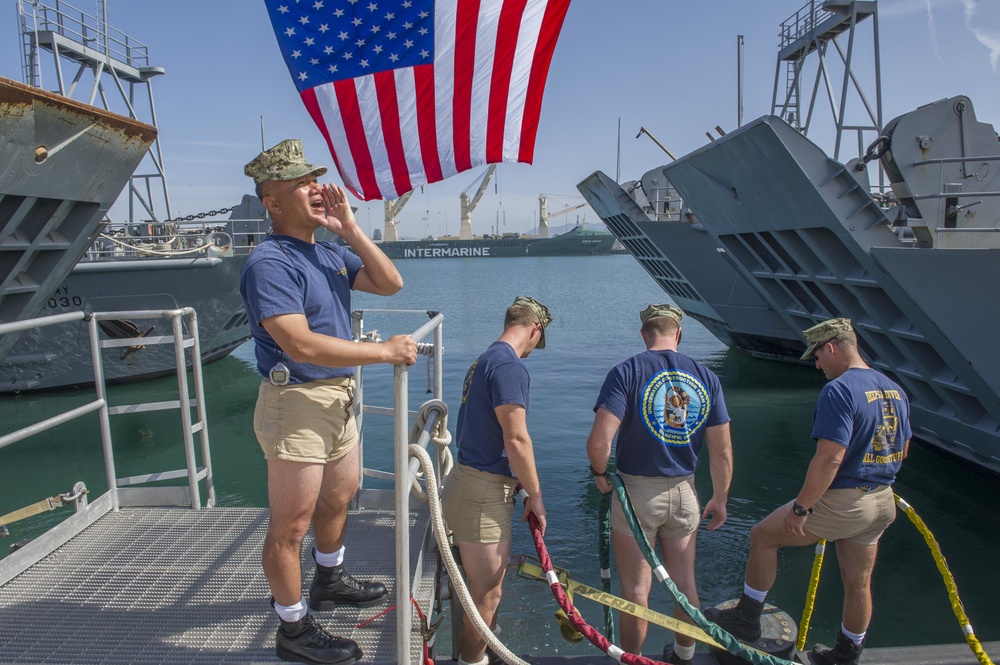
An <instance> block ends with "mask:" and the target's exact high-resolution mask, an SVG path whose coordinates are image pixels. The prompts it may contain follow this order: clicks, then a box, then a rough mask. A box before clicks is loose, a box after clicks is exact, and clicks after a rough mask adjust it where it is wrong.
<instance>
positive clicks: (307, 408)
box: [253, 377, 358, 464]
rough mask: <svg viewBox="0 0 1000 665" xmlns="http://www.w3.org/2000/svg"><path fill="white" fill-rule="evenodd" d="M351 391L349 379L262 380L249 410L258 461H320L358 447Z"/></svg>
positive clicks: (338, 456)
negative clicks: (261, 456) (282, 383)
mask: <svg viewBox="0 0 1000 665" xmlns="http://www.w3.org/2000/svg"><path fill="white" fill-rule="evenodd" d="M353 395H354V379H352V378H350V377H343V378H338V379H326V380H323V381H312V382H310V383H297V384H289V385H287V386H276V385H274V384H272V383H271V382H270V381H268V380H267V379H264V380H263V381H262V382H261V384H260V388H259V389H258V391H257V408H256V409H254V413H253V430H254V432H255V433H256V434H257V441H258V442H259V443H260V447H261V450H263V451H264V459H268V460H273V459H281V460H289V461H292V462H317V463H319V464H325V463H326V462H329V461H331V460H335V459H339V458H341V457H343V456H344V455H346V454H347V453H349V452H351V449H353V448H354V447H355V446H357V445H358V429H357V427H356V424H355V422H354V421H355V418H354V417H353V416H352V415H351V404H352V399H353Z"/></svg>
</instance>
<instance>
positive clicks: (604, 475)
mask: <svg viewBox="0 0 1000 665" xmlns="http://www.w3.org/2000/svg"><path fill="white" fill-rule="evenodd" d="M587 468H589V469H590V473H592V474H593V475H594V476H595V477H597V478H607V477H608V470H607V469H605V470H604V471H602V472H601V473H597V469H595V468H594V465H593V464H588V465H587Z"/></svg>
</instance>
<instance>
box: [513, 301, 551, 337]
mask: <svg viewBox="0 0 1000 665" xmlns="http://www.w3.org/2000/svg"><path fill="white" fill-rule="evenodd" d="M514 305H520V306H521V307H527V308H528V309H530V310H531V311H532V312H534V314H535V316H537V317H538V322H539V323H541V324H542V338H541V339H540V340H539V341H538V345H537V346H536V347H535V348H536V349H544V348H545V329H546V328H548V327H549V324H550V323H552V315H551V314H549V308H548V307H546V306H545V305H543V304H542V303H540V302H538V301H537V300H535V299H534V298H529V297H528V296H518V297H516V298H514V303H513V304H512V305H511V307H513V306H514Z"/></svg>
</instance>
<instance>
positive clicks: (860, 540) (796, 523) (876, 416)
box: [705, 318, 910, 665]
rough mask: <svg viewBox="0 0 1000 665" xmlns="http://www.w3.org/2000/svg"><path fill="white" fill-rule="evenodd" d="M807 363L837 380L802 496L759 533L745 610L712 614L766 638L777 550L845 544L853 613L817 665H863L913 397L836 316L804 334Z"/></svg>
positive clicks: (744, 635)
mask: <svg viewBox="0 0 1000 665" xmlns="http://www.w3.org/2000/svg"><path fill="white" fill-rule="evenodd" d="M802 334H803V335H804V336H805V339H806V351H805V353H804V354H802V359H803V360H814V361H815V362H816V367H817V368H819V369H821V370H823V373H824V374H825V375H826V378H827V379H829V380H830V382H829V383H827V384H826V385H825V386H824V387H823V390H822V391H821V392H820V395H819V401H818V402H817V404H816V413H815V416H814V418H813V431H812V438H813V439H814V440H815V441H816V453H815V455H814V456H813V459H812V462H810V464H809V470H808V471H807V472H806V479H805V482H804V483H803V485H802V489H801V490H799V493H798V496H796V497H795V499H794V500H792V501H789V502H788V503H786V504H785V505H783V506H781V507H780V508H778V509H777V510H775V511H774V512H773V513H771V514H770V515H768V516H767V517H765V518H764V519H763V520H761V521H760V522H759V523H758V524H757V525H756V526H754V528H753V529H752V530H751V532H750V558H749V559H748V560H747V567H746V581H745V583H744V585H743V595H742V596H741V597H740V600H739V602H738V603H737V605H736V607H733V608H729V609H725V610H721V611H719V610H717V609H715V608H711V609H709V610H706V612H705V616H707V617H708V618H709V619H712V620H713V621H715V622H716V623H718V624H719V625H720V626H722V627H723V628H725V629H726V630H728V631H729V632H730V633H732V634H733V635H734V636H736V637H738V638H739V639H741V640H744V641H748V642H754V641H756V640H757V639H758V638H759V637H760V633H761V629H760V615H761V613H762V611H763V609H764V599H765V597H766V595H767V592H768V590H770V588H771V586H772V585H773V584H774V581H775V578H776V577H777V562H778V550H779V549H780V548H782V547H795V546H803V545H810V546H811V545H814V544H815V543H816V542H817V541H819V540H820V539H821V538H822V539H824V540H827V541H836V543H837V561H838V563H839V564H840V576H841V580H842V581H843V583H844V615H843V622H842V623H841V625H840V630H839V631H838V632H837V642H836V644H835V646H834V647H833V648H828V647H824V646H823V645H821V644H820V645H816V646H815V647H814V648H813V650H812V652H811V653H810V654H809V660H810V662H811V663H813V664H814V665H854V664H855V663H857V662H858V659H859V658H860V657H861V651H862V649H863V648H864V640H865V634H866V632H867V630H868V624H869V622H870V621H871V616H872V597H871V587H870V583H871V576H872V570H873V568H874V567H875V555H876V553H877V552H878V541H879V539H880V538H881V537H882V533H883V532H884V531H885V529H886V528H887V527H888V526H889V525H890V524H891V523H892V521H893V520H894V519H895V517H896V504H895V502H894V501H893V496H892V483H893V482H894V481H895V480H896V473H897V472H898V471H899V468H900V465H901V464H902V462H903V458H905V457H906V454H907V452H908V450H909V446H910V404H909V401H908V400H907V397H906V393H904V392H903V390H902V389H901V388H900V387H899V386H898V385H896V384H895V383H893V382H892V381H890V380H889V379H888V378H887V377H886V376H885V375H884V374H882V373H881V372H878V371H876V370H874V369H872V368H871V367H869V366H868V365H867V363H865V361H864V360H863V359H862V358H861V355H860V354H859V352H858V338H857V335H856V333H855V332H854V329H853V328H852V327H851V321H850V320H849V319H839V318H838V319H829V320H827V321H823V322H822V323H820V324H818V325H815V326H813V327H812V328H809V329H808V330H805V331H803V333H802Z"/></svg>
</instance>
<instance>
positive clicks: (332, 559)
mask: <svg viewBox="0 0 1000 665" xmlns="http://www.w3.org/2000/svg"><path fill="white" fill-rule="evenodd" d="M345 549H346V548H345V547H344V546H343V545H342V546H341V547H340V549H339V550H337V551H336V552H334V553H333V554H327V553H326V552H320V551H319V548H318V547H317V548H316V563H318V564H319V565H321V566H323V567H324V568H333V567H334V566H339V565H341V564H342V563H344V550H345Z"/></svg>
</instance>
